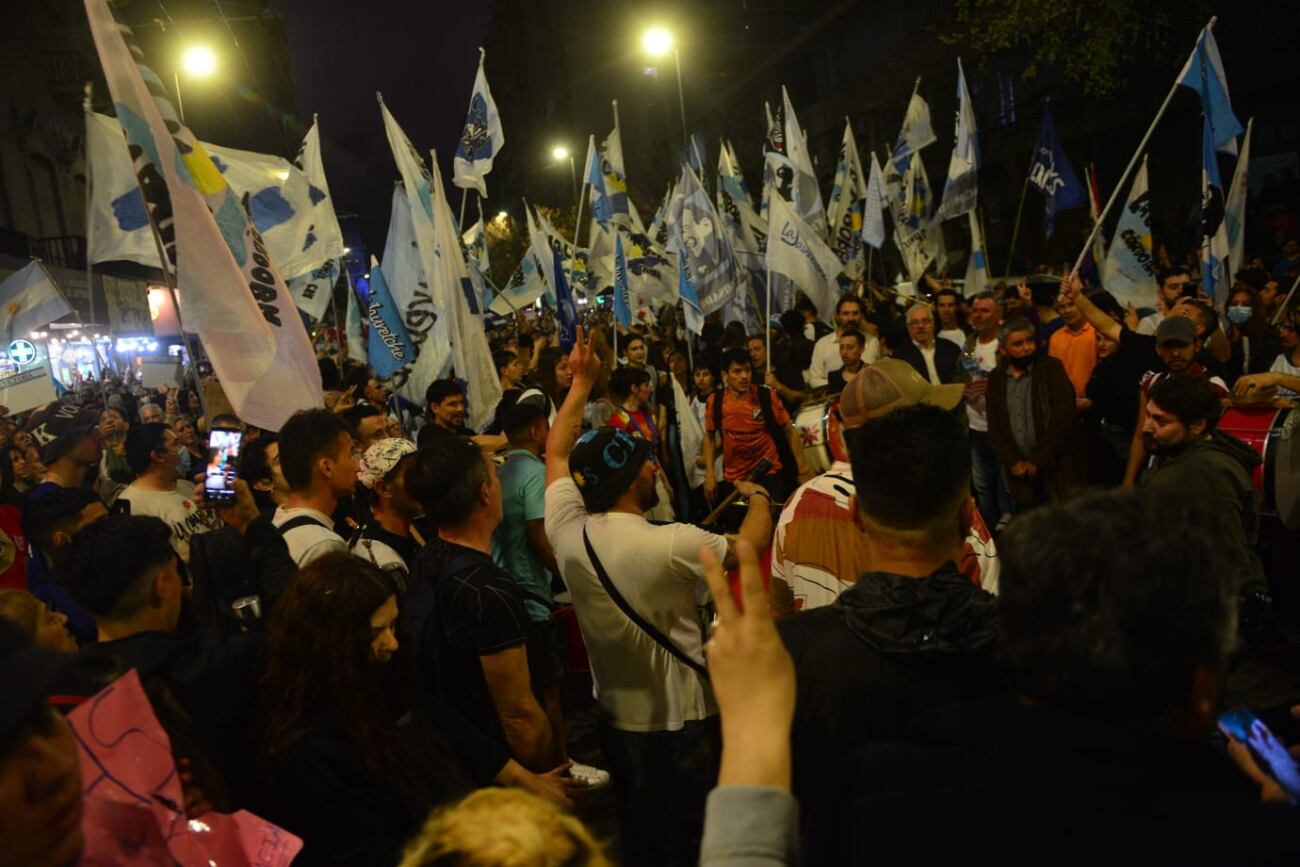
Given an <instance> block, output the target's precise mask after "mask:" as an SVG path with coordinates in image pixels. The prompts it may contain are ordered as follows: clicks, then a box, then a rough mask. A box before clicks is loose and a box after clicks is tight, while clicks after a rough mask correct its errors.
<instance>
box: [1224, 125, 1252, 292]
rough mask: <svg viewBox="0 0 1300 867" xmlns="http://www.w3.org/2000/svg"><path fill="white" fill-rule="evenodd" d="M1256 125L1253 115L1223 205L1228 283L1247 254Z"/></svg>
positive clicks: (1229, 283) (1239, 268)
mask: <svg viewBox="0 0 1300 867" xmlns="http://www.w3.org/2000/svg"><path fill="white" fill-rule="evenodd" d="M1254 126H1255V119H1254V118H1253V117H1252V118H1251V119H1250V120H1248V121H1246V137H1245V138H1244V139H1242V140H1241V155H1240V156H1238V157H1237V167H1236V168H1235V169H1233V170H1232V187H1231V189H1229V190H1228V200H1227V201H1226V202H1224V205H1223V221H1224V222H1225V223H1227V224H1228V285H1229V286H1231V285H1232V278H1233V275H1235V274H1236V273H1237V272H1238V271H1240V270H1241V268H1242V265H1243V264H1244V263H1243V262H1242V257H1243V256H1244V255H1245V254H1246V196H1247V194H1248V193H1249V187H1250V184H1249V183H1248V180H1249V175H1250V133H1251V130H1252V129H1253V128H1254Z"/></svg>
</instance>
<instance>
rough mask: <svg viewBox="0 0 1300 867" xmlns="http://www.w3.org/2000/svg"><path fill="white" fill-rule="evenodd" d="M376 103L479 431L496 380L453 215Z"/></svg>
mask: <svg viewBox="0 0 1300 867" xmlns="http://www.w3.org/2000/svg"><path fill="white" fill-rule="evenodd" d="M379 108H380V111H381V112H382V113H383V116H384V131H385V133H386V134H387V136H388V144H389V147H390V148H391V149H392V151H393V159H394V161H395V162H396V163H397V170H398V173H399V174H401V176H402V184H403V190H404V191H405V197H406V202H407V207H409V208H410V211H411V227H412V230H413V233H414V235H415V243H416V248H417V249H418V251H419V254H420V267H421V268H422V269H423V270H424V274H425V278H426V279H427V280H428V281H429V288H430V290H431V292H430V294H431V296H432V299H433V304H434V309H435V310H436V311H438V314H439V316H440V317H441V316H445V317H446V318H447V330H448V333H449V335H450V338H451V357H452V365H453V367H454V368H455V372H456V376H457V377H459V378H460V379H462V380H464V381H465V383H466V399H467V400H468V402H469V415H470V420H471V425H470V426H471V427H473V428H474V429H475V430H479V429H481V428H482V426H483V424H484V423H486V421H487V419H488V418H489V417H490V416H491V414H492V411H493V410H494V409H495V408H496V405H497V401H499V400H500V399H501V383H500V381H499V380H498V379H497V372H496V368H495V367H494V366H493V365H492V355H491V351H490V350H489V348H488V343H487V335H486V334H485V333H484V331H483V324H482V320H481V318H480V317H479V316H478V315H476V314H477V310H478V302H477V300H474V301H473V303H474V308H473V310H471V309H470V307H469V306H468V305H469V304H470V301H471V296H472V295H473V294H474V288H473V284H472V282H471V281H470V278H469V271H468V270H467V269H466V267H465V259H464V257H463V256H462V255H461V250H460V232H459V230H458V229H457V227H456V218H455V216H454V215H453V214H452V213H451V208H450V206H448V204H447V198H446V196H445V195H444V194H443V190H442V181H441V178H440V177H439V176H438V173H437V166H436V165H435V166H434V167H433V173H432V174H430V172H429V170H428V169H426V168H425V166H424V160H422V159H421V158H420V155H419V154H418V153H417V152H416V150H415V148H414V147H412V146H411V141H410V139H408V138H407V137H406V133H405V132H403V131H402V128H401V126H399V125H398V123H397V120H396V118H394V117H393V115H392V114H391V113H390V112H389V111H388V106H386V105H384V99H383V97H382V96H380V97H379ZM413 336H414V335H413Z"/></svg>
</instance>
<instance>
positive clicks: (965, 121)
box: [934, 57, 980, 223]
mask: <svg viewBox="0 0 1300 867" xmlns="http://www.w3.org/2000/svg"><path fill="white" fill-rule="evenodd" d="M979 166H980V152H979V141H978V139H977V138H976V129H975V109H974V108H973V107H972V106H971V102H970V91H969V90H967V89H966V73H965V72H964V71H963V70H962V68H961V58H960V57H958V58H957V139H956V142H955V143H954V144H953V148H952V159H951V160H950V161H949V162H948V180H947V182H946V183H945V184H944V187H943V201H942V202H941V203H940V205H939V212H938V213H937V214H935V216H934V220H935V222H936V223H941V222H943V221H944V220H951V219H952V218H953V217H960V216H961V215H962V214H965V213H966V212H968V211H973V210H975V199H976V190H977V187H976V176H977V174H978V172H979Z"/></svg>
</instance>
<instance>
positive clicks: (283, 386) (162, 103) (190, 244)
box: [86, 0, 323, 430]
mask: <svg viewBox="0 0 1300 867" xmlns="http://www.w3.org/2000/svg"><path fill="white" fill-rule="evenodd" d="M86 13H87V16H88V18H89V20H90V29H91V33H92V35H93V37H94V40H95V47H96V49H97V50H98V52H99V58H100V62H101V64H102V65H103V67H104V74H105V77H106V78H107V80H108V85H109V90H110V91H111V92H112V95H113V101H114V103H115V105H116V107H117V112H118V122H119V123H121V125H122V128H123V129H124V130H125V131H126V135H127V140H128V141H129V142H130V143H131V146H132V149H133V151H134V152H135V160H134V165H135V168H136V176H137V177H138V178H139V179H140V181H141V188H142V189H143V190H144V192H145V201H146V204H147V206H148V208H149V211H150V214H151V216H152V219H153V221H154V223H155V224H156V225H157V226H158V231H159V233H160V234H161V235H162V238H163V246H164V252H165V253H166V255H167V258H168V259H169V261H171V262H172V263H173V265H174V267H175V269H176V279H177V284H178V286H179V292H180V297H181V303H182V305H183V308H184V312H185V325H186V327H187V328H188V329H191V330H193V331H196V332H197V333H198V335H199V337H200V338H201V339H202V341H203V348H204V350H205V351H206V352H207V355H208V358H209V359H210V360H211V362H212V367H213V369H214V370H215V371H216V374H217V378H218V379H219V380H220V381H221V386H222V389H223V390H224V391H225V393H226V396H227V397H229V398H230V403H231V405H232V406H233V407H234V409H235V412H236V413H237V414H238V415H239V417H240V418H241V419H243V420H244V421H246V422H248V423H249V424H252V425H256V426H257V427H260V428H265V429H267V430H279V429H280V427H281V425H283V424H284V422H285V420H287V419H288V417H289V416H290V415H292V414H293V413H294V411H296V410H299V409H307V408H310V407H318V406H321V405H322V404H323V398H322V393H321V381H320V369H319V368H318V367H317V364H316V353H315V351H314V349H313V348H312V345H311V341H310V340H309V339H308V337H307V331H306V329H304V328H303V324H302V318H301V317H300V316H299V315H298V311H297V310H296V309H295V308H294V306H293V300H292V298H291V297H290V294H289V292H288V289H287V288H286V287H285V284H284V280H283V279H282V278H281V277H280V275H279V273H278V272H277V271H276V268H275V265H274V264H273V263H272V260H271V258H270V257H269V255H268V253H267V249H266V245H265V243H264V242H263V241H262V238H261V235H260V234H259V233H258V232H257V230H256V229H255V228H254V227H253V226H252V224H251V223H250V222H249V220H248V218H247V215H246V213H245V211H244V209H243V208H242V207H241V205H240V202H239V200H238V198H237V197H236V195H235V193H234V191H233V190H232V189H231V187H230V185H229V184H228V183H227V182H226V180H225V178H224V177H223V176H222V174H221V172H220V171H218V170H217V168H216V166H215V165H214V164H213V162H212V160H211V158H210V157H209V156H208V153H207V151H206V150H205V148H204V147H203V145H202V144H200V143H199V142H198V141H197V140H196V139H195V138H194V136H193V134H192V133H191V132H190V131H189V129H188V128H187V127H186V126H185V125H184V124H182V123H181V122H180V119H179V118H178V117H177V116H176V112H175V110H174V109H173V108H172V105H171V103H170V102H169V101H168V99H167V96H166V90H165V88H164V87H163V85H162V82H161V81H160V79H159V78H158V76H157V74H156V73H154V72H153V70H151V69H149V68H148V67H147V66H144V65H143V55H142V54H141V53H140V50H139V48H137V47H136V46H135V44H134V36H133V35H132V34H131V31H130V29H129V28H126V27H122V26H121V25H119V24H118V23H117V22H116V21H115V20H114V19H113V16H112V13H110V12H109V10H108V5H107V3H106V2H105V0H86ZM128 42H129V43H130V44H128ZM133 55H134V57H133ZM146 81H147V83H146Z"/></svg>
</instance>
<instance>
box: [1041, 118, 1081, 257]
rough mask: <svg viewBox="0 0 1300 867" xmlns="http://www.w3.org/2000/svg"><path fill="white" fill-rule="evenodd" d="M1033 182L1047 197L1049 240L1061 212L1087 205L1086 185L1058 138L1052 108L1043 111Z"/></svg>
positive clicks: (1045, 202) (1045, 199)
mask: <svg viewBox="0 0 1300 867" xmlns="http://www.w3.org/2000/svg"><path fill="white" fill-rule="evenodd" d="M1029 183H1030V185H1031V186H1032V187H1033V188H1034V189H1036V190H1038V191H1039V192H1040V193H1042V194H1043V207H1044V217H1043V231H1044V233H1045V236H1046V237H1048V238H1050V237H1052V232H1054V231H1056V212H1057V211H1064V210H1066V209H1068V208H1077V207H1080V206H1081V205H1083V204H1084V203H1085V202H1087V196H1086V193H1085V192H1084V189H1083V185H1082V184H1080V183H1079V178H1078V177H1077V176H1076V175H1075V174H1074V169H1073V168H1071V166H1070V161H1069V160H1068V159H1066V157H1065V150H1064V149H1063V148H1062V147H1061V142H1060V139H1058V138H1057V137H1056V124H1055V123H1054V122H1053V121H1052V109H1051V106H1044V108H1043V125H1042V127H1040V128H1039V131H1038V143H1037V144H1036V145H1034V158H1033V160H1032V161H1031V162H1030V164H1029Z"/></svg>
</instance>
